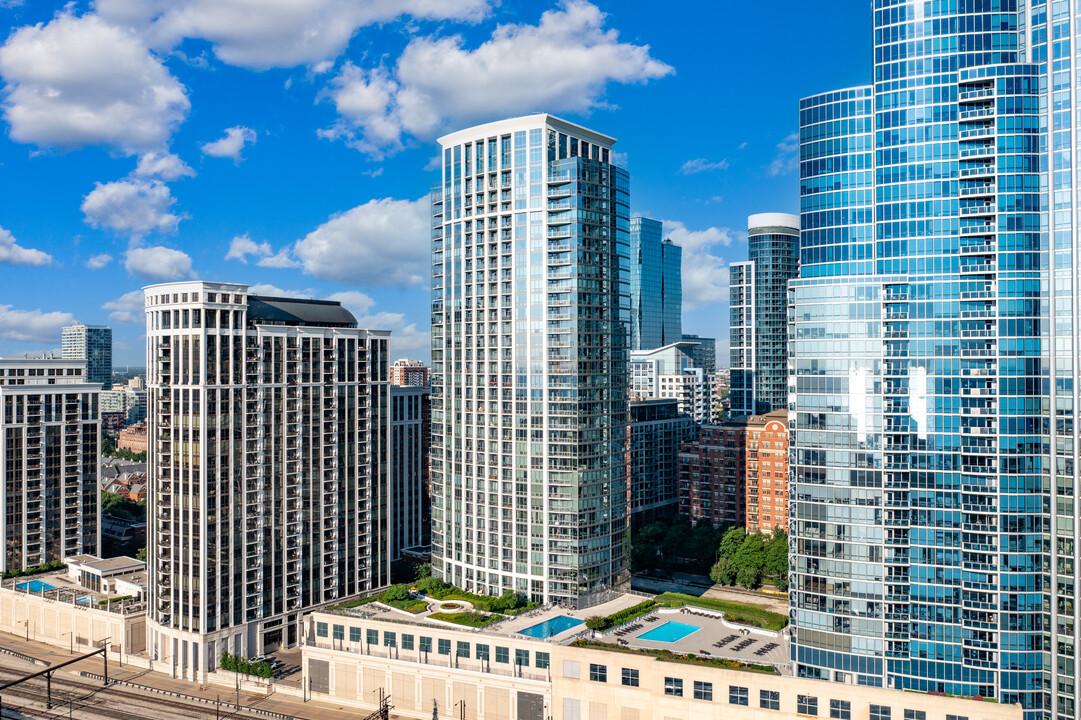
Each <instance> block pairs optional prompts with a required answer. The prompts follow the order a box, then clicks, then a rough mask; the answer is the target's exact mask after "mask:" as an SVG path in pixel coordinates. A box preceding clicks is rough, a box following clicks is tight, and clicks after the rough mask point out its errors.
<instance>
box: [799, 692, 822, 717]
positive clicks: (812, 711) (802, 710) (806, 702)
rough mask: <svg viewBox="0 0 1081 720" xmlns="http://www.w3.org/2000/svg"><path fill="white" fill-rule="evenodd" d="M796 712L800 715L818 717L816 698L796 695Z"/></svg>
mask: <svg viewBox="0 0 1081 720" xmlns="http://www.w3.org/2000/svg"><path fill="white" fill-rule="evenodd" d="M796 712H797V713H799V714H800V715H818V698H816V697H813V696H811V695H797V696H796Z"/></svg>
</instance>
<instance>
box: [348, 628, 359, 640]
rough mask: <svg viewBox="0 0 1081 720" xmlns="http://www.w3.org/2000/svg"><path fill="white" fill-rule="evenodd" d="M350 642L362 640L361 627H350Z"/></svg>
mask: <svg viewBox="0 0 1081 720" xmlns="http://www.w3.org/2000/svg"><path fill="white" fill-rule="evenodd" d="M349 642H360V628H355V627H351V628H349Z"/></svg>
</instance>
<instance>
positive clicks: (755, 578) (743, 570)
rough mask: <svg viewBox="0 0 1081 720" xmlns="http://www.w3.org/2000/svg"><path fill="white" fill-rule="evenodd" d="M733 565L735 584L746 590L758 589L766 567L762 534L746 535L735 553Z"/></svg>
mask: <svg viewBox="0 0 1081 720" xmlns="http://www.w3.org/2000/svg"><path fill="white" fill-rule="evenodd" d="M734 563H735V566H736V582H737V583H739V584H740V585H742V586H743V587H747V588H753V587H758V586H759V585H760V584H761V583H762V570H763V568H764V567H765V565H766V544H765V536H764V535H763V534H762V533H754V534H753V535H748V536H747V537H746V538H745V539H744V541H743V544H742V545H741V546H740V548H739V552H737V553H736V557H735V558H734Z"/></svg>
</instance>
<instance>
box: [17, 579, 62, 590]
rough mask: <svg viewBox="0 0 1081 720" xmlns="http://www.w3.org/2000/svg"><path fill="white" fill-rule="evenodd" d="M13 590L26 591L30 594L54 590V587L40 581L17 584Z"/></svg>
mask: <svg viewBox="0 0 1081 720" xmlns="http://www.w3.org/2000/svg"><path fill="white" fill-rule="evenodd" d="M15 589H16V590H26V591H27V592H32V593H39V592H45V591H46V590H55V589H56V587H55V586H53V585H50V584H49V583H47V582H42V581H40V580H30V581H28V582H21V583H19V584H18V585H16V586H15Z"/></svg>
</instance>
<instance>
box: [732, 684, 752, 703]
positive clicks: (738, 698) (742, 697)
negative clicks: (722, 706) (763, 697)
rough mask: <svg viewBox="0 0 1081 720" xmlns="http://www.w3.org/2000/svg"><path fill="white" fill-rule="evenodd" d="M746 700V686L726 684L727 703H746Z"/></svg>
mask: <svg viewBox="0 0 1081 720" xmlns="http://www.w3.org/2000/svg"><path fill="white" fill-rule="evenodd" d="M747 702H748V699H747V688H745V687H739V686H738V685H729V686H728V703H729V704H730V705H746V704H747Z"/></svg>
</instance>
